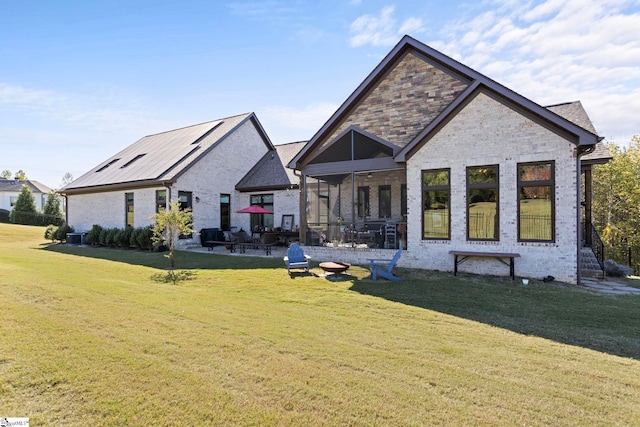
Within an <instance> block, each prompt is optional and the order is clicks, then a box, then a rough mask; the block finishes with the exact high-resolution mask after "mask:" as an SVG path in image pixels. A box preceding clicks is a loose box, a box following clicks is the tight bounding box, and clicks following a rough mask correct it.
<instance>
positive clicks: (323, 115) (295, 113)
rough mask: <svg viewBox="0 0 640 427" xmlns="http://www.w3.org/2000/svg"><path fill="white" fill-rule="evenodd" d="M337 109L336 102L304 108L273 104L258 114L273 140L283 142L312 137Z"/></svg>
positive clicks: (275, 142)
mask: <svg viewBox="0 0 640 427" xmlns="http://www.w3.org/2000/svg"><path fill="white" fill-rule="evenodd" d="M337 109H338V105H336V104H331V103H318V104H310V105H307V106H306V107H304V108H302V109H295V108H293V107H288V106H272V107H267V108H265V109H264V110H263V111H260V112H258V113H257V114H258V117H259V118H260V121H261V122H262V123H263V125H264V127H265V129H266V130H267V133H268V134H269V136H270V137H271V139H272V142H273V143H274V144H281V143H285V142H292V141H300V140H307V139H310V138H311V137H312V136H313V134H314V133H315V132H316V131H317V130H318V129H320V127H321V126H322V125H323V124H324V123H325V122H326V121H327V120H329V117H331V115H332V114H333V113H334V112H335V111H336V110H337Z"/></svg>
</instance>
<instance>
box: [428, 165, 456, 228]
mask: <svg viewBox="0 0 640 427" xmlns="http://www.w3.org/2000/svg"><path fill="white" fill-rule="evenodd" d="M450 174H451V171H450V169H438V170H427V171H422V209H423V212H422V238H423V239H450V238H451V227H450V217H451V214H450V209H449V201H450V199H451V184H450V179H449V176H450Z"/></svg>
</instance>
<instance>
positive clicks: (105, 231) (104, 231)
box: [100, 228, 109, 246]
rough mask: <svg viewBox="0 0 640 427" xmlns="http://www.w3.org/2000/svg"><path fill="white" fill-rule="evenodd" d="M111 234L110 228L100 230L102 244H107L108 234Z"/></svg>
mask: <svg viewBox="0 0 640 427" xmlns="http://www.w3.org/2000/svg"><path fill="white" fill-rule="evenodd" d="M108 234H109V229H108V228H103V229H102V230H100V246H107V235H108Z"/></svg>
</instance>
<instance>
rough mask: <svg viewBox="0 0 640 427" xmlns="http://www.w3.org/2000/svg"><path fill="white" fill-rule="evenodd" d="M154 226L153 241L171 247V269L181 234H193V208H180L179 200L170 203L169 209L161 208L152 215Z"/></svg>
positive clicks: (171, 269) (169, 256) (173, 266)
mask: <svg viewBox="0 0 640 427" xmlns="http://www.w3.org/2000/svg"><path fill="white" fill-rule="evenodd" d="M151 218H152V219H153V222H154V226H153V243H154V244H156V245H162V244H165V245H167V247H168V248H169V255H167V257H168V258H169V263H170V265H171V267H170V271H171V272H173V270H174V268H175V248H176V241H177V240H178V238H179V237H180V235H181V234H184V235H186V234H192V233H194V232H195V230H193V228H192V222H193V213H192V212H191V209H185V210H181V209H180V203H179V202H171V203H169V209H167V210H165V209H161V210H160V212H158V213H157V214H155V215H153V216H152V217H151Z"/></svg>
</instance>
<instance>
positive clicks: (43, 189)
mask: <svg viewBox="0 0 640 427" xmlns="http://www.w3.org/2000/svg"><path fill="white" fill-rule="evenodd" d="M23 185H26V186H27V187H29V188H30V189H31V191H32V192H34V193H43V194H48V193H53V190H52V189H51V188H49V187H47V186H46V185H44V184H41V183H39V182H38V181H31V180H28V179H27V180H25V181H19V180H17V179H6V178H0V192H8V193H19V192H20V190H21V189H22V186H23Z"/></svg>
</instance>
